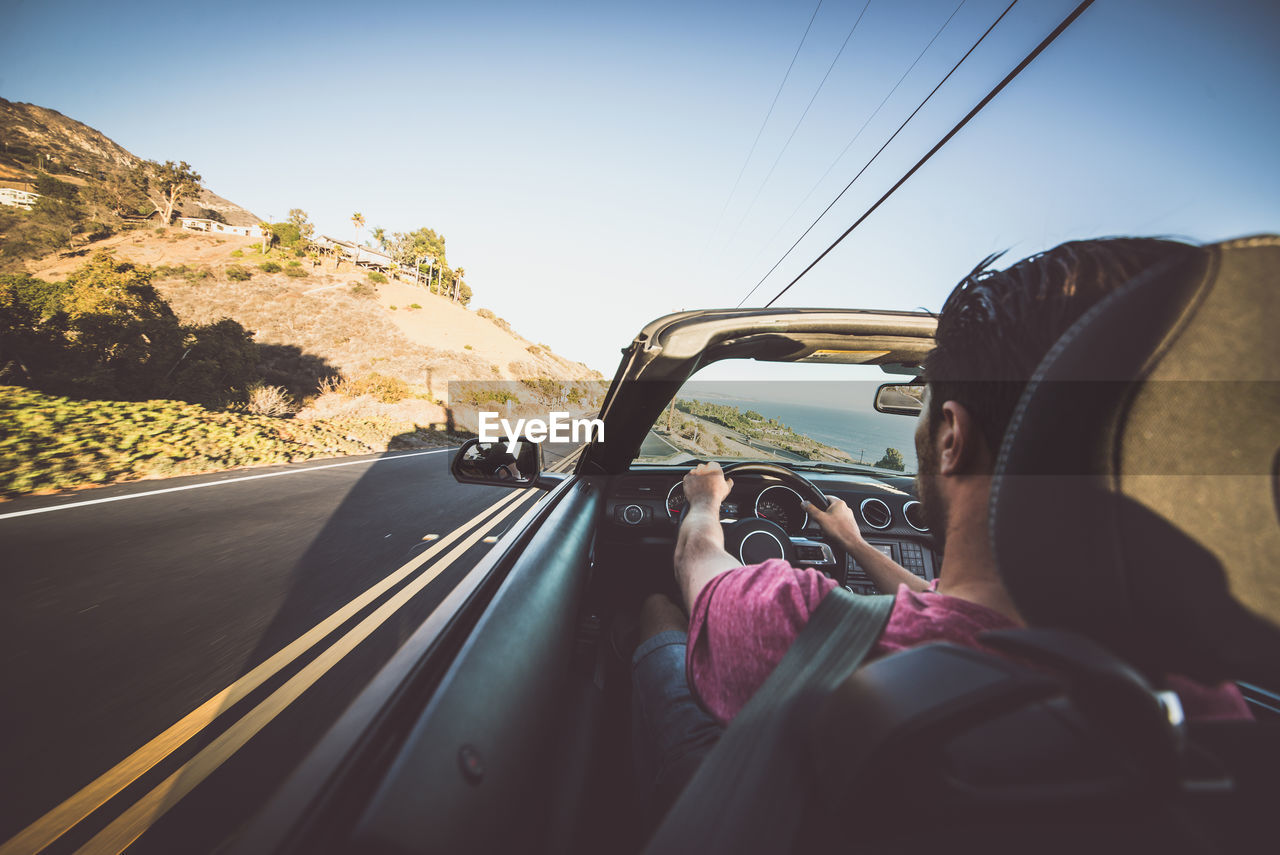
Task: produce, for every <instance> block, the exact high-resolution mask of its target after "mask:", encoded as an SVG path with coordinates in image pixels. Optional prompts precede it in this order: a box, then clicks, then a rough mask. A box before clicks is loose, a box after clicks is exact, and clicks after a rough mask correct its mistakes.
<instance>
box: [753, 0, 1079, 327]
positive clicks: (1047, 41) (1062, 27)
mask: <svg viewBox="0 0 1280 855" xmlns="http://www.w3.org/2000/svg"><path fill="white" fill-rule="evenodd" d="M1092 5H1093V0H1084V2H1082V3H1081V4H1080V5H1079V6H1077V7H1076V8H1075V9H1073V10H1072V11H1071V14H1070V15H1067V17H1065V18H1063V20H1062V23H1060V24H1058V26H1057V27H1055V28H1054V30H1053V32H1051V33H1050V34H1049V35H1047V36H1045V38H1044V40H1043V41H1041V42H1040V44H1038V45H1036V46H1035V49H1033V50H1032V51H1031V53H1029V54H1027V55H1026V57H1025V58H1024V59H1023V60H1022V62H1020V63H1018V65H1017V66H1016V67H1015V68H1014V69H1013V70H1012V71H1010V72H1009V73H1008V74H1006V75H1005V77H1004V79H1003V80H1001V81H1000V82H999V83H997V84H996V87H995V88H994V89H992V90H991V91H990V92H988V93H987V95H986V97H984V98H983V99H982V100H981V101H979V102H978V103H977V104H976V105H975V106H974V108H973V109H972V110H970V111H969V112H968V113H967V114H966V115H965V117H964V118H963V119H961V120H960V121H959V122H957V123H956V126H955V127H953V128H952V129H951V130H949V131H947V134H946V136H944V137H943V138H942V139H940V140H938V142H937V143H936V144H935V145H934V146H933V148H931V149H929V151H928V152H926V153H925V156H924V157H922V158H920V159H919V160H918V161H916V164H915V166H912V167H911V168H910V169H908V170H907V173H906V174H905V175H903V176H902V177H901V178H899V179H898V181H897V182H896V183H895V184H894V185H893V186H892V187H890V188H889V189H888V191H886V192H885V194H884V195H883V196H881V197H880V198H879V199H877V200H876V202H875V204H874V205H872V206H871V207H870V208H868V209H867V210H866V212H865V213H863V215H862V216H860V217H858V219H857V220H855V221H854V223H853V225H851V226H849V228H847V229H845V230H844V233H843V234H841V235H840V237H838V238H836V239H835V241H833V242H832V243H831V245H830V246H828V247H827V248H826V249H824V250H823V251H822V254H821V255H819V256H818V257H817V258H815V259H814V260H813V261H812V262H810V263H809V266H808V267H806V268H805V269H804V270H802V271H800V275H799V276H797V277H796V278H795V279H792V280H791V281H790V282H789V283H787V286H786V287H785V288H783V289H782V290H781V291H779V292H778V293H777V294H775V295H774V297H773V299H772V300H770V301H769V302H768V303H765V308H768V307H769V306H772V305H773V304H774V303H776V302H777V301H778V298H779V297H781V296H782V295H783V294H785V293H787V291H789V290H791V286H793V285H795V284H796V283H797V282H799V281H800V279H801V278H802V277H803V276H804V275H805V274H806V273H808V272H809V271H810V270H812V269H813V268H814V267H816V266H817V264H818V262H820V261H822V259H824V258H826V257H827V254H828V253H830V252H831V250H833V249H835V248H836V247H837V246H839V245H840V243H841V242H842V241H843V240H844V239H845V238H847V237H848V236H849V235H850V234H852V233H853V230H854V229H856V228H857V227H858V226H860V225H862V223H863V222H864V221H865V220H866V219H867V217H869V216H871V215H872V214H873V213H875V211H876V209H877V208H879V207H880V206H881V205H882V204H884V202H885V200H886V199H888V198H889V197H890V196H892V195H893V194H894V193H895V192H897V190H898V188H899V187H901V186H902V185H903V184H906V183H907V181H908V180H909V179H910V178H911V176H912V175H915V174H916V172H918V171H919V170H920V167H922V166H924V165H925V164H926V163H928V162H929V159H930V158H932V157H933V156H934V155H935V154H937V153H938V151H939V150H940V149H941V148H942V147H943V146H944V145H946V144H947V143H948V142H949V141H950V140H951V138H952V137H954V136H955V135H956V134H958V133H960V131H961V129H962V128H964V126H965V125H967V124H969V121H970V120H971V119H972V118H973V117H974V116H976V115H978V113H980V112H982V108H983V107H986V106H987V104H989V103H991V101H992V100H993V99H994V98H995V97H996V96H997V95H999V94H1000V92H1001V91H1003V89H1004V88H1005V87H1006V86H1008V85H1009V83H1010V82H1011V81H1012V80H1013V79H1014V78H1015V77H1017V76H1018V75H1019V74H1021V73H1022V71H1023V70H1024V69H1025V68H1026V67H1027V66H1028V65H1030V64H1031V63H1032V62H1033V61H1035V58H1036V57H1038V56H1039V55H1040V54H1041V53H1043V52H1044V50H1045V48H1047V47H1048V46H1049V45H1051V44H1053V43H1054V42H1055V41H1056V40H1057V38H1058V36H1060V35H1062V34H1063V33H1064V32H1065V31H1066V29H1067V28H1068V27H1070V26H1071V25H1072V24H1073V23H1075V20H1076V19H1077V18H1079V17H1080V16H1081V15H1082V14H1084V11H1085V10H1086V9H1088V8H1089V7H1090V6H1092Z"/></svg>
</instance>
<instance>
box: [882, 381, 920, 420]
mask: <svg viewBox="0 0 1280 855" xmlns="http://www.w3.org/2000/svg"><path fill="white" fill-rule="evenodd" d="M924 390H925V386H924V384H922V383H911V384H910V385H905V384H901V383H886V384H884V385H883V386H881V387H880V388H879V389H877V390H876V400H875V408H876V412H879V413H890V414H891V415H895V416H918V415H920V414H921V413H922V412H924Z"/></svg>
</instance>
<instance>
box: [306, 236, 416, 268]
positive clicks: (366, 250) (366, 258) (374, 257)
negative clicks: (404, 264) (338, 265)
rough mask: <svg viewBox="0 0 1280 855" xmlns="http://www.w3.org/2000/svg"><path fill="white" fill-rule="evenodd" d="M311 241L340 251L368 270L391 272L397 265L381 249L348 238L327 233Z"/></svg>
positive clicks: (322, 247)
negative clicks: (335, 236)
mask: <svg viewBox="0 0 1280 855" xmlns="http://www.w3.org/2000/svg"><path fill="white" fill-rule="evenodd" d="M311 242H312V243H313V244H314V245H316V246H318V247H320V248H321V249H323V250H325V251H327V252H330V253H334V254H337V253H341V254H342V257H343V258H345V259H346V260H348V261H354V262H355V263H356V265H357V266H359V267H367V268H369V269H370V270H378V271H382V272H392V271H395V270H396V269H397V268H398V266H399V265H397V264H396V262H395V260H394V259H393V258H392V257H391V256H390V255H388V254H387V253H385V252H383V251H382V250H379V249H373V248H372V247H368V246H360V245H359V244H357V243H352V242H351V241H348V240H338V239H337V238H331V237H329V236H328V235H319V236H317V237H315V238H314V239H312V241H311Z"/></svg>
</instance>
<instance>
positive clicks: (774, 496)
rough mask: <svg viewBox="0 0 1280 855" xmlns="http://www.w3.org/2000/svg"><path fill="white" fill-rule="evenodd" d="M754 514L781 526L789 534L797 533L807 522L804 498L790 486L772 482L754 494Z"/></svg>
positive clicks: (807, 516)
mask: <svg viewBox="0 0 1280 855" xmlns="http://www.w3.org/2000/svg"><path fill="white" fill-rule="evenodd" d="M756 516H757V517H759V518H760V519H762V520H769V521H770V522H772V523H776V524H777V525H779V526H781V527H782V530H783V531H785V532H786V533H787V534H790V535H793V536H794V535H798V534H800V533H801V532H802V531H804V527H805V526H807V525H808V524H809V514H808V512H807V511H805V508H804V499H802V498H800V494H799V493H797V492H796V491H795V490H792V489H791V488H790V487H784V486H783V485H781V484H773V485H772V486H769V487H765V488H764V489H763V490H761V491H760V494H759V495H758V496H756Z"/></svg>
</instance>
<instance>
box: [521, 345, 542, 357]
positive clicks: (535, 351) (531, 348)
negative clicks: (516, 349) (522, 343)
mask: <svg viewBox="0 0 1280 855" xmlns="http://www.w3.org/2000/svg"><path fill="white" fill-rule="evenodd" d="M525 350H527V351H529V352H530V353H532V354H533V355H534V356H537V355H538V354H540V353H542V348H540V347H538V346H537V345H536V344H531V345H529V346H528V347H526V348H525Z"/></svg>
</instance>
